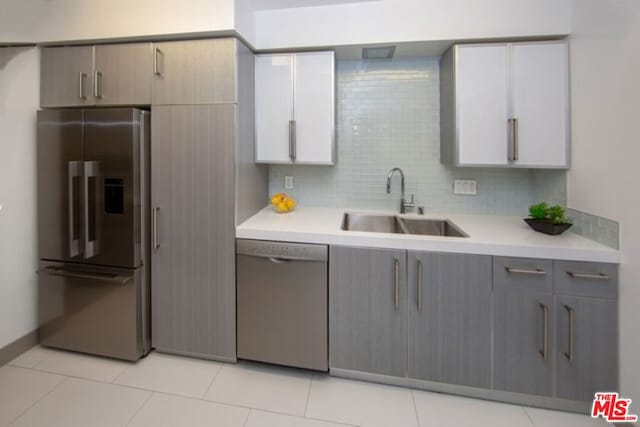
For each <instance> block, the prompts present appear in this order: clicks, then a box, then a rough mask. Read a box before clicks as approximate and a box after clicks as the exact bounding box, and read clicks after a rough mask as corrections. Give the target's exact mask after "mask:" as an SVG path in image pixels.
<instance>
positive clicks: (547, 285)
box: [493, 257, 553, 294]
mask: <svg viewBox="0 0 640 427" xmlns="http://www.w3.org/2000/svg"><path fill="white" fill-rule="evenodd" d="M493 284H494V289H496V290H498V289H514V290H516V289H517V290H518V291H519V292H535V293H549V294H550V293H552V292H553V262H552V261H551V260H547V259H529V258H510V257H494V258H493Z"/></svg>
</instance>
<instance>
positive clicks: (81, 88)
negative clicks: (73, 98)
mask: <svg viewBox="0 0 640 427" xmlns="http://www.w3.org/2000/svg"><path fill="white" fill-rule="evenodd" d="M86 78H87V73H85V72H83V71H80V73H78V98H80V99H87V95H85V93H84V80H85V79H86Z"/></svg>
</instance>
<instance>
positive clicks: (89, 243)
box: [84, 162, 99, 259]
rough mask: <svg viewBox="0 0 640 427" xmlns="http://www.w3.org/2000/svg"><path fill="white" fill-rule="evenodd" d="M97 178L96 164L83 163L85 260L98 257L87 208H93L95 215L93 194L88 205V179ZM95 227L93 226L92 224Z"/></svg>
mask: <svg viewBox="0 0 640 427" xmlns="http://www.w3.org/2000/svg"><path fill="white" fill-rule="evenodd" d="M97 177H98V162H84V254H85V256H84V257H85V259H89V258H92V257H94V256H96V255H98V252H99V242H98V238H97V237H96V238H95V239H93V240H92V239H91V237H90V236H91V231H92V230H91V221H89V219H90V218H89V217H90V212H89V207H90V205H91V206H94V214H95V194H94V197H93V198H92V200H91V204H90V203H89V202H90V201H89V178H97ZM94 226H95V224H94Z"/></svg>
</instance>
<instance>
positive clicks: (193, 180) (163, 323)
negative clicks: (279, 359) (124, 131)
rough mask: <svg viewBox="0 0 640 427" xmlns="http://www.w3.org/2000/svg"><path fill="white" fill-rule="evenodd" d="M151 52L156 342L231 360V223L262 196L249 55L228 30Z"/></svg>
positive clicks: (254, 206)
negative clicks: (225, 36)
mask: <svg viewBox="0 0 640 427" xmlns="http://www.w3.org/2000/svg"><path fill="white" fill-rule="evenodd" d="M153 54H154V82H153V104H152V114H151V117H152V119H151V121H152V126H151V127H152V130H151V133H152V147H151V164H152V168H151V171H152V172H151V186H152V190H151V193H152V194H151V206H152V208H153V210H152V283H153V289H152V307H153V310H152V342H153V346H154V347H155V348H156V349H157V350H158V351H162V352H168V353H176V354H185V355H192V356H197V357H203V358H210V359H217V360H224V361H235V360H236V338H235V336H236V334H235V331H236V313H235V307H236V301H235V298H236V294H235V273H236V272H235V226H236V225H237V224H238V223H240V222H242V221H244V220H245V219H246V218H248V217H249V216H251V215H252V214H253V213H255V212H256V211H258V210H259V209H261V208H263V207H264V205H265V203H266V195H267V175H266V168H265V167H264V166H260V165H255V164H254V163H253V160H254V140H253V138H254V132H253V123H254V119H253V104H254V103H253V93H254V90H253V85H254V71H253V70H254V63H253V54H252V53H251V52H250V51H249V50H248V49H247V48H246V47H245V46H244V45H243V44H242V43H241V42H239V41H237V40H236V39H231V38H229V39H212V40H194V41H179V42H165V43H157V44H155V45H154V52H153Z"/></svg>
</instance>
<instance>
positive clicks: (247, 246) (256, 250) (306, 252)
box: [236, 239, 329, 261]
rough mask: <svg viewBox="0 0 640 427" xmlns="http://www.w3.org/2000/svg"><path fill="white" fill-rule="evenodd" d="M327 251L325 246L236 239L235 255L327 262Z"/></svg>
mask: <svg viewBox="0 0 640 427" xmlns="http://www.w3.org/2000/svg"><path fill="white" fill-rule="evenodd" d="M328 251H329V250H328V248H327V246H326V245H312V244H307V243H288V242H273V241H266V240H245V239H238V240H237V250H236V253H237V254H238V255H249V256H255V257H262V258H278V259H290V260H302V261H327V259H328Z"/></svg>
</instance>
